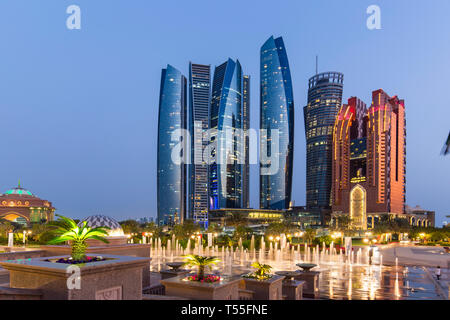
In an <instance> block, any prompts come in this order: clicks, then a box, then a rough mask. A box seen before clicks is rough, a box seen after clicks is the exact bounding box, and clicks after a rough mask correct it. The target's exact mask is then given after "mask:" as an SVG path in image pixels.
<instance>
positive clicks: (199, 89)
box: [188, 63, 211, 226]
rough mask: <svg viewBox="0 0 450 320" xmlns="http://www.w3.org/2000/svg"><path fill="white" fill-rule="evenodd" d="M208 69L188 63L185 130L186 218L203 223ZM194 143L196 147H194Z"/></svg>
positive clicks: (206, 213) (206, 203)
mask: <svg viewBox="0 0 450 320" xmlns="http://www.w3.org/2000/svg"><path fill="white" fill-rule="evenodd" d="M210 95H211V68H210V66H209V65H202V64H194V63H190V64H189V98H190V99H189V103H190V105H189V132H190V136H191V164H189V191H188V192H189V196H188V201H189V218H190V219H193V220H194V221H195V222H197V223H200V224H201V225H203V226H206V224H207V221H208V164H207V163H206V161H205V160H206V159H203V150H205V148H206V147H207V145H208V143H209V142H208V140H207V139H204V138H203V136H204V135H205V132H206V131H207V130H208V129H209V106H210V102H211V98H210ZM195 146H197V147H195Z"/></svg>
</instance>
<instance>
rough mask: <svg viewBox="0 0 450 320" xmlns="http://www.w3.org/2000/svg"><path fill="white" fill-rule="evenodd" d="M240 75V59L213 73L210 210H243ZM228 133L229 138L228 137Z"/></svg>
mask: <svg viewBox="0 0 450 320" xmlns="http://www.w3.org/2000/svg"><path fill="white" fill-rule="evenodd" d="M242 105H243V74H242V67H241V64H240V63H239V60H237V61H233V60H232V59H228V61H226V62H225V63H223V64H221V65H220V66H217V67H216V68H215V70H214V80H213V85H212V93H211V109H210V128H211V130H212V134H211V140H210V141H211V144H212V145H215V147H214V149H213V150H212V151H211V154H212V155H214V157H215V160H214V162H213V163H212V164H211V165H210V167H209V188H210V189H209V198H210V203H209V209H210V210H217V209H223V208H242V207H243V194H242V187H243V159H244V139H243V137H242V136H241V135H240V134H239V133H240V131H241V130H242V129H243V116H242ZM228 134H229V135H230V136H228Z"/></svg>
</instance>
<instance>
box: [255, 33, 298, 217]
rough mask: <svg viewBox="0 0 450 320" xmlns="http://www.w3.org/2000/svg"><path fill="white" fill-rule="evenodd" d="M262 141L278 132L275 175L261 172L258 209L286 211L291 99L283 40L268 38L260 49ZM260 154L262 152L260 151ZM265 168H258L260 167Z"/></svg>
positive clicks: (289, 186)
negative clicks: (275, 131)
mask: <svg viewBox="0 0 450 320" xmlns="http://www.w3.org/2000/svg"><path fill="white" fill-rule="evenodd" d="M260 67H261V69H260V70H261V105H260V109H261V111H260V113H261V114H260V117H261V118H260V128H261V129H265V130H267V134H264V132H262V133H261V138H262V139H261V140H265V141H268V145H269V146H268V148H267V152H268V156H269V157H270V156H271V152H272V151H271V149H270V141H271V135H272V132H271V130H275V129H276V130H278V132H279V149H278V162H279V163H278V171H277V172H276V173H275V174H272V175H263V174H262V172H261V168H260V207H261V208H262V209H287V208H289V205H290V201H291V191H292V164H293V156H294V97H293V93H292V81H291V72H290V69H289V62H288V58H287V54H286V48H285V46H284V42H283V39H282V38H281V37H280V38H277V39H274V38H273V37H270V38H269V39H268V40H267V41H266V43H264V45H263V46H262V47H261V66H260ZM260 150H263V149H262V147H261V148H260ZM263 166H264V165H263V164H261V167H263Z"/></svg>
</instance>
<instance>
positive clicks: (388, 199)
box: [332, 89, 406, 230]
mask: <svg viewBox="0 0 450 320" xmlns="http://www.w3.org/2000/svg"><path fill="white" fill-rule="evenodd" d="M405 141H406V129H405V103H404V101H403V100H400V99H398V98H397V97H396V96H395V97H392V98H391V97H389V96H388V95H387V94H386V93H385V92H384V91H383V90H381V89H380V90H376V91H374V92H372V104H371V106H370V107H369V108H368V109H367V107H366V105H365V104H364V103H363V102H362V101H361V100H359V99H358V98H356V97H352V98H350V99H349V100H348V104H344V105H343V106H342V108H341V109H340V111H339V113H338V116H337V119H336V123H335V126H334V129H333V150H332V151H333V192H332V195H333V196H332V209H333V216H334V217H337V216H339V215H342V214H344V215H349V216H350V218H351V219H352V220H351V225H352V227H353V228H355V229H362V230H364V229H366V228H367V227H368V226H369V227H373V226H374V225H375V224H376V223H377V221H378V220H379V219H380V218H381V216H382V215H388V216H395V217H405V215H404V214H405V163H406V160H405V159H406V152H405Z"/></svg>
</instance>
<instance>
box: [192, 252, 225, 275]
mask: <svg viewBox="0 0 450 320" xmlns="http://www.w3.org/2000/svg"><path fill="white" fill-rule="evenodd" d="M184 258H185V260H184V261H185V263H184V265H186V266H197V267H198V274H197V275H198V277H199V278H200V280H203V279H204V278H205V269H206V268H208V267H211V266H212V265H214V264H217V263H218V262H219V261H220V259H218V258H216V257H204V256H198V255H196V254H189V255H187V256H185V257H184Z"/></svg>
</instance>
